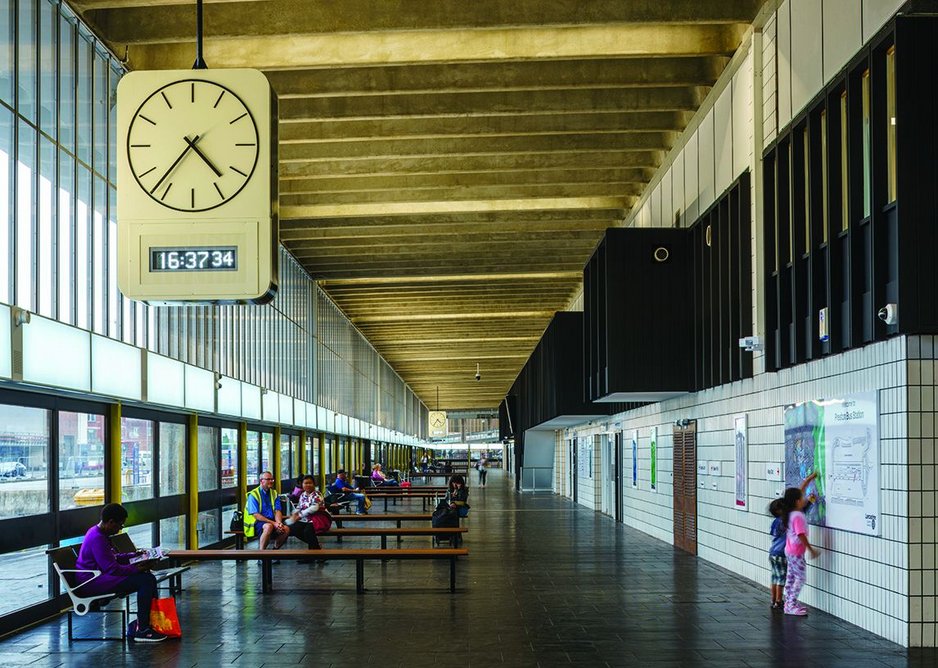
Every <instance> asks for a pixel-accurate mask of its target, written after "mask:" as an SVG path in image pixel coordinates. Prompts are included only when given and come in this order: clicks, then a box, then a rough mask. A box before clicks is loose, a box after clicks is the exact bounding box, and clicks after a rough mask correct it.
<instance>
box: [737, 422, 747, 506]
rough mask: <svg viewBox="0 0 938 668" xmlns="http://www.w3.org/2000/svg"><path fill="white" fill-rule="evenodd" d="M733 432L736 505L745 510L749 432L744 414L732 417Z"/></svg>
mask: <svg viewBox="0 0 938 668" xmlns="http://www.w3.org/2000/svg"><path fill="white" fill-rule="evenodd" d="M733 434H734V441H735V445H736V507H737V508H739V509H740V510H746V509H747V508H748V506H749V476H748V471H747V469H748V467H749V456H748V451H749V434H748V432H747V430H746V416H745V415H737V416H736V417H734V418H733Z"/></svg>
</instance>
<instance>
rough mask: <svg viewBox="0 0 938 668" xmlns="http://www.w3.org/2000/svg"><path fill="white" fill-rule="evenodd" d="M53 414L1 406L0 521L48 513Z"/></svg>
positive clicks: (19, 407) (26, 407) (45, 411)
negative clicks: (50, 422) (50, 428)
mask: <svg viewBox="0 0 938 668" xmlns="http://www.w3.org/2000/svg"><path fill="white" fill-rule="evenodd" d="M48 460H49V411H47V410H44V409H42V408H30V407H28V406H5V405H0V519H6V518H8V517H23V516H28V515H37V514H39V513H45V512H48V511H49V510H50V508H49V488H48V485H47V484H46V480H47V478H48V472H47V471H46V466H47V463H48Z"/></svg>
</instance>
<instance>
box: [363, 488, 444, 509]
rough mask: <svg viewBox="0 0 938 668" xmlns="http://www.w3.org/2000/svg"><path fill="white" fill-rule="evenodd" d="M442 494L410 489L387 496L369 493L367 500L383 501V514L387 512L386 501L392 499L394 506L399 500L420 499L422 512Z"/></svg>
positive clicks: (382, 493) (381, 493)
mask: <svg viewBox="0 0 938 668" xmlns="http://www.w3.org/2000/svg"><path fill="white" fill-rule="evenodd" d="M442 496H443V494H441V493H439V492H425V491H423V488H422V487H411V488H410V489H408V490H405V491H404V492H395V493H391V494H387V493H385V492H379V491H375V492H371V493H369V494H368V498H370V499H372V500H374V499H384V512H385V513H387V512H388V499H394V505H397V502H398V501H399V500H401V499H420V500H421V502H422V504H423V509H424V511H426V510H427V505H432V501H434V500H435V499H438V498H441V497H442Z"/></svg>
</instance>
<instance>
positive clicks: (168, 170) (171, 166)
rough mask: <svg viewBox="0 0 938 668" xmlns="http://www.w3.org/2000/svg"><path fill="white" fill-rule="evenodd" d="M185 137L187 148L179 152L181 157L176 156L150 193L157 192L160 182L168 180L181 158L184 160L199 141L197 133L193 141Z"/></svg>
mask: <svg viewBox="0 0 938 668" xmlns="http://www.w3.org/2000/svg"><path fill="white" fill-rule="evenodd" d="M183 139H185V140H186V148H184V149H183V151H182V153H180V154H179V157H178V158H176V159H175V160H174V161H173V164H171V165H170V166H169V169H167V170H166V171H165V172H164V173H163V176H161V177H160V180H159V181H157V182H156V185H155V186H153V189H152V190H150V194H151V195H152V194H153V193H155V192H156V189H157V188H159V187H160V184H161V183H163V181H165V180H166V177H167V176H169V175H170V174H171V173H172V171H173V170H174V169H176V165H178V164H179V161H180V160H182V159H183V158H185V157H186V153H188V152H189V150H190V149H193V148H195V143H196V142H197V141H199V135H196V136H195V137H194V138H193V139H192V141H191V142H190V141H189V138H188V137H183Z"/></svg>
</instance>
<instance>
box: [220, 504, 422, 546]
mask: <svg viewBox="0 0 938 668" xmlns="http://www.w3.org/2000/svg"><path fill="white" fill-rule="evenodd" d="M432 517H433V515H432V514H431V513H388V514H386V515H338V514H337V515H333V516H332V521H333V523H334V524H335V526H336V528H338V529H341V528H342V522H395V523H396V524H397V528H398V529H401V528H402V527H403V523H404V522H420V521H424V522H429V521H430V520H431V519H432ZM225 535H228V536H234V537H235V549H236V550H243V549H244V532H243V531H226V532H225ZM399 540H400V539H398V541H399ZM340 542H341V538H340Z"/></svg>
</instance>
